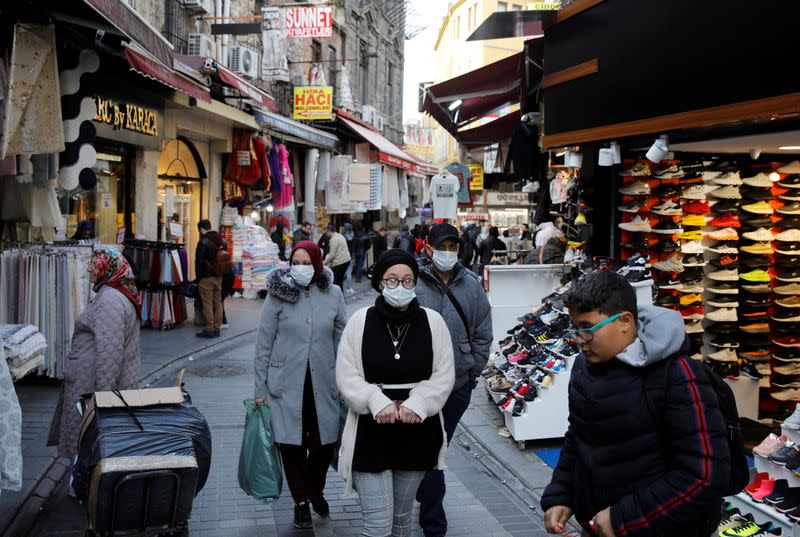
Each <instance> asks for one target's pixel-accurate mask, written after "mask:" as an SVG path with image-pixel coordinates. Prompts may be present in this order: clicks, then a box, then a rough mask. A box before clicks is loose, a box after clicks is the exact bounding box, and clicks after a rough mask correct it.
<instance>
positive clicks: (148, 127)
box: [94, 97, 158, 136]
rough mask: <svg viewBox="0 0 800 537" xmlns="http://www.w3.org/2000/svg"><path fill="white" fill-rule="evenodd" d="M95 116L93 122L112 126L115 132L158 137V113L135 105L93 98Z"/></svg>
mask: <svg viewBox="0 0 800 537" xmlns="http://www.w3.org/2000/svg"><path fill="white" fill-rule="evenodd" d="M95 102H96V104H97V115H95V117H94V120H95V121H99V122H101V123H105V124H107V125H110V126H112V127H113V128H114V129H115V130H122V129H125V130H129V131H135V132H140V133H142V134H147V135H149V136H158V113H156V112H155V111H153V110H149V109H147V108H144V107H142V106H138V105H135V104H125V103H115V102H114V101H113V100H111V99H107V98H104V97H95Z"/></svg>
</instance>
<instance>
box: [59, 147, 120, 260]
mask: <svg viewBox="0 0 800 537" xmlns="http://www.w3.org/2000/svg"><path fill="white" fill-rule="evenodd" d="M96 149H97V163H96V164H95V165H94V168H93V170H94V173H95V177H96V182H95V184H86V183H84V184H83V185H80V186H78V188H76V189H74V190H71V191H69V192H67V191H61V193H60V194H59V198H58V203H59V207H60V209H61V215H62V217H63V218H64V220H65V221H66V233H65V236H66V238H68V239H70V238H79V237H78V236H77V235H76V232H77V230H78V225H79V224H80V223H81V222H84V221H86V222H89V223H90V224H91V229H92V233H91V236H92V237H93V238H95V239H96V240H97V241H98V242H100V243H102V244H115V243H116V242H117V235H118V233H119V230H120V228H125V229H126V231H127V235H128V236H132V235H133V233H134V231H135V230H134V229H133V214H132V213H133V202H132V200H133V199H134V194H133V189H134V181H133V178H132V176H131V157H130V153H129V152H128V151H127V150H126V149H124V148H120V147H115V148H111V147H104V146H102V145H101V144H97V146H96ZM86 187H88V188H86Z"/></svg>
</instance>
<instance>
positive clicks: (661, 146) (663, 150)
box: [645, 134, 669, 164]
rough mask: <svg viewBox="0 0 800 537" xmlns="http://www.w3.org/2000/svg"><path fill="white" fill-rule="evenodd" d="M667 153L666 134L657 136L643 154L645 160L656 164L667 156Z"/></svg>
mask: <svg viewBox="0 0 800 537" xmlns="http://www.w3.org/2000/svg"><path fill="white" fill-rule="evenodd" d="M667 155H669V147H668V146H667V135H666V134H664V135H661V136H660V137H659V138H657V139H656V141H655V142H653V145H652V146H651V147H650V149H648V150H647V154H645V156H646V157H647V160H649V161H650V162H654V163H655V164H658V163H659V162H661V161H662V160H664V159H665V158H667Z"/></svg>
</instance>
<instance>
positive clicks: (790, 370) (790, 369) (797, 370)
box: [774, 364, 800, 421]
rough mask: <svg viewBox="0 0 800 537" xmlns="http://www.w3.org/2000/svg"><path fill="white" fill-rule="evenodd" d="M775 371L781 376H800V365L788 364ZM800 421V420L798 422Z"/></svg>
mask: <svg viewBox="0 0 800 537" xmlns="http://www.w3.org/2000/svg"><path fill="white" fill-rule="evenodd" d="M774 371H775V372H776V373H778V374H780V375H786V376H791V375H800V364H787V365H779V366H775V368H774ZM798 421H800V419H799V420H798Z"/></svg>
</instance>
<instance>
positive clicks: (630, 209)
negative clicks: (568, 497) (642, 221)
mask: <svg viewBox="0 0 800 537" xmlns="http://www.w3.org/2000/svg"><path fill="white" fill-rule="evenodd" d="M644 206H645V202H643V201H634V202H633V203H629V204H628V205H618V206H617V209H618V210H620V211H622V212H623V213H638V212H639V211H641V210H642V207H644Z"/></svg>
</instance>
